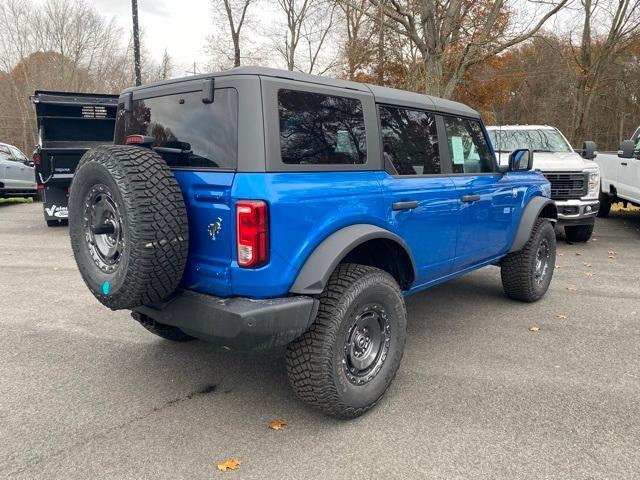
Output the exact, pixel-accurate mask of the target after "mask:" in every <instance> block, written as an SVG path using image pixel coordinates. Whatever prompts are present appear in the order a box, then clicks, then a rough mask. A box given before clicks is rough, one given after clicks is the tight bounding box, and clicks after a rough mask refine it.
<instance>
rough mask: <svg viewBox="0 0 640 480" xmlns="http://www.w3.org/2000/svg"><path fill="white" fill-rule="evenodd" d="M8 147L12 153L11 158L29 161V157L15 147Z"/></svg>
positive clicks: (24, 161)
mask: <svg viewBox="0 0 640 480" xmlns="http://www.w3.org/2000/svg"><path fill="white" fill-rule="evenodd" d="M9 149H10V150H11V153H13V158H15V159H16V161H17V162H22V163H27V162H28V161H29V159H28V158H27V157H25V156H24V153H22V152H21V151H20V150H18V149H17V148H14V147H9Z"/></svg>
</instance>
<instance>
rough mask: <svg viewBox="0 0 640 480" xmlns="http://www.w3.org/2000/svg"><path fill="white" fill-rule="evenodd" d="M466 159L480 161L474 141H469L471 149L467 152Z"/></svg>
mask: <svg viewBox="0 0 640 480" xmlns="http://www.w3.org/2000/svg"><path fill="white" fill-rule="evenodd" d="M468 160H473V161H474V162H479V161H480V155H478V150H477V149H476V144H475V143H471V151H470V152H469V157H468Z"/></svg>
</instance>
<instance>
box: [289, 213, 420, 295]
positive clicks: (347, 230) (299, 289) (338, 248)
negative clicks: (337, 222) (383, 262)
mask: <svg viewBox="0 0 640 480" xmlns="http://www.w3.org/2000/svg"><path fill="white" fill-rule="evenodd" d="M375 239H388V240H392V241H394V242H396V243H397V244H399V245H400V246H401V247H402V248H403V249H404V250H405V252H406V253H407V255H408V257H409V259H410V260H411V266H412V268H413V274H414V278H415V275H416V264H415V261H414V259H413V255H411V250H410V249H409V247H408V245H407V244H406V243H405V242H404V240H402V238H400V237H399V236H398V235H396V234H395V233H392V232H390V231H389V230H385V229H384V228H380V227H377V226H375V225H370V224H356V225H350V226H348V227H344V228H342V229H340V230H338V231H336V232H334V233H332V234H331V235H329V236H328V237H327V238H325V239H324V240H323V241H322V242H321V243H320V244H319V245H318V246H317V247H316V248H315V250H314V251H313V253H312V254H311V255H310V256H309V258H307V260H306V261H305V263H304V265H303V266H302V268H301V269H300V271H299V272H298V276H297V277H296V280H295V281H294V283H293V286H292V287H291V289H290V290H289V291H290V292H291V293H295V294H301V295H318V294H320V293H322V291H323V290H324V287H325V285H326V284H327V282H328V281H329V277H330V276H331V274H332V273H333V271H334V270H335V269H336V267H337V266H338V264H339V263H340V262H341V261H342V260H343V259H344V258H345V257H346V256H347V254H349V252H351V251H352V250H353V249H354V248H356V247H357V246H358V245H361V244H363V243H364V242H367V241H369V240H375Z"/></svg>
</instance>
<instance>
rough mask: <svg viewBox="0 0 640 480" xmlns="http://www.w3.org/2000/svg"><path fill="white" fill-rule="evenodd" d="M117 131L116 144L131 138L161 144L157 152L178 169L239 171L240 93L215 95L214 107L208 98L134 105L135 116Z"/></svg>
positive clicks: (186, 96)
mask: <svg viewBox="0 0 640 480" xmlns="http://www.w3.org/2000/svg"><path fill="white" fill-rule="evenodd" d="M123 117H124V121H122V120H121V119H119V121H118V127H117V128H116V138H115V143H116V144H124V143H125V141H126V138H127V136H129V135H145V136H150V137H153V138H154V139H155V141H154V143H153V147H154V149H155V150H156V151H157V152H158V153H159V154H160V155H161V156H162V157H163V158H164V160H165V161H166V162H167V164H168V165H169V166H170V167H174V168H219V169H232V170H235V168H236V166H237V161H238V92H237V91H236V90H235V89H233V88H221V89H216V90H215V95H214V101H213V103H203V102H202V92H201V91H197V92H189V93H178V94H175V95H166V96H163V97H153V98H146V99H140V100H134V102H133V111H132V112H130V113H125V114H124V115H123Z"/></svg>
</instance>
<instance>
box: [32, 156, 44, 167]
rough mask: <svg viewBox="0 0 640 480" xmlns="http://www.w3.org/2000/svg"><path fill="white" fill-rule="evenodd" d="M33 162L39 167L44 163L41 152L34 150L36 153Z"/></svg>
mask: <svg viewBox="0 0 640 480" xmlns="http://www.w3.org/2000/svg"><path fill="white" fill-rule="evenodd" d="M33 163H34V164H35V165H36V166H38V167H39V166H40V164H41V163H42V157H41V156H40V154H39V153H38V152H34V154H33Z"/></svg>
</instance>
